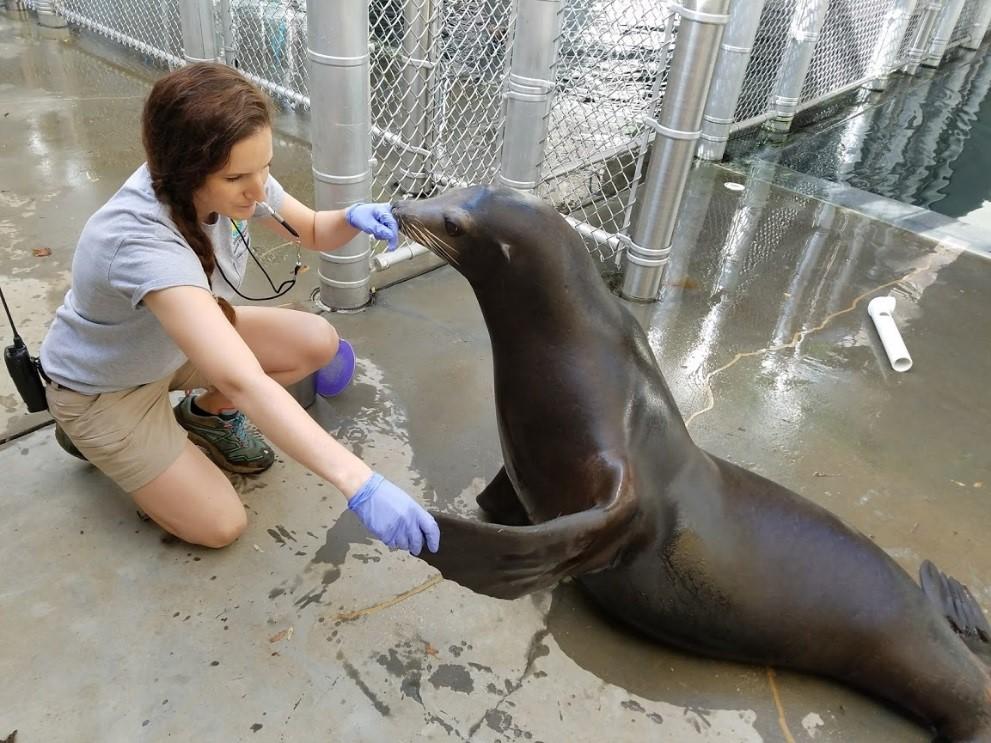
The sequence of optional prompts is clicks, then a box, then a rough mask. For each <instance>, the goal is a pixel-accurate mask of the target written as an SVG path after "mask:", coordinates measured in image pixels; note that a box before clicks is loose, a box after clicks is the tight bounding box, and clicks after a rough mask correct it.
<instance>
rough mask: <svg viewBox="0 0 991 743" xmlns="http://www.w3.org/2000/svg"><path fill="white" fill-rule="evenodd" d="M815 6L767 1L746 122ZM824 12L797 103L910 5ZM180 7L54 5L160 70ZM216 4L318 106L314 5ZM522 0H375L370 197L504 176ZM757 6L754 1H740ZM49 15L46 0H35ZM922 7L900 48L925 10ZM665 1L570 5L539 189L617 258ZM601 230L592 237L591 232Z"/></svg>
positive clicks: (272, 72) (172, 0) (672, 39)
mask: <svg viewBox="0 0 991 743" xmlns="http://www.w3.org/2000/svg"><path fill="white" fill-rule="evenodd" d="M812 1H813V0H767V2H766V3H765V4H764V6H763V9H762V12H761V16H760V20H759V25H758V29H757V32H756V37H755V39H754V44H753V52H752V54H751V56H750V59H749V62H748V64H747V68H746V74H745V77H744V82H743V87H742V91H741V94H740V96H739V99H738V101H737V103H736V107H735V116H734V118H735V124H733V126H732V129H734V130H736V131H739V130H741V129H744V128H748V127H751V126H753V125H755V124H757V123H760V122H762V121H765V120H767V119H769V118H771V117H772V116H773V111H772V106H771V100H772V98H773V96H774V87H775V83H776V80H777V77H778V71H779V68H780V67H781V64H782V57H783V55H784V52H785V49H786V47H787V45H788V43H789V36H790V34H791V31H792V23H793V19H794V17H795V15H796V11H797V10H799V9H801V8H804V9H807V8H808V7H809V6H810V3H811V2H812ZM821 1H822V2H828V8H827V12H826V16H825V21H824V24H823V26H822V29H821V32H820V36H819V41H818V43H817V45H816V47H815V51H814V54H813V57H812V61H811V64H810V66H809V71H808V74H807V76H806V78H805V80H804V84H803V87H802V91H801V98H800V101H799V108H806V107H810V106H812V105H815V104H817V103H821V102H822V101H824V100H826V99H828V98H831V97H833V96H835V95H837V94H838V93H840V92H843V91H845V90H849V89H851V88H853V87H855V86H857V85H859V84H861V83H863V82H866V81H867V79H868V76H869V75H870V74H872V69H871V67H872V60H873V59H874V55H875V52H876V49H877V46H878V42H879V39H880V37H881V36H882V32H883V30H884V27H885V23H886V22H887V19H888V14H889V12H890V11H891V10H892V8H893V7H894V4H895V3H896V1H897V0H821ZM180 2H181V0H153V2H151V3H139V2H137V1H136V0H129V1H128V2H115V1H113V0H53V6H54V9H55V11H56V12H58V13H61V14H62V15H64V16H65V17H66V18H67V20H69V21H70V22H71V23H73V24H75V25H78V26H83V27H86V28H90V29H92V30H94V31H96V32H98V33H101V34H103V35H105V36H107V37H109V38H110V39H112V40H113V41H114V42H116V43H119V44H122V45H124V46H128V47H130V48H133V49H136V50H138V51H139V52H140V53H141V54H143V55H144V56H145V57H147V58H149V59H150V60H153V61H155V62H156V63H158V64H164V65H166V66H169V67H175V66H178V65H181V64H183V60H184V54H183V49H182V43H183V42H182V38H183V36H182V24H181V20H180V17H181V14H180ZM204 2H209V3H212V8H213V12H214V18H215V27H216V36H217V39H216V42H217V43H216V48H217V49H218V50H221V54H222V57H223V59H224V60H225V61H226V62H227V63H228V64H231V65H233V66H236V67H237V68H238V69H240V70H241V71H242V72H244V73H245V74H247V75H248V76H249V77H250V78H251V79H252V80H254V81H255V82H256V83H258V84H259V85H261V86H262V87H264V88H266V89H267V90H268V91H269V92H270V93H271V94H272V96H273V97H274V98H275V99H276V100H277V101H281V102H282V103H283V104H286V105H290V106H299V107H302V108H307V107H309V102H310V101H309V90H308V83H307V77H308V75H307V13H306V3H305V0H204ZM520 2H521V0H371V2H370V4H369V12H370V16H369V31H370V38H369V53H370V69H371V81H372V86H371V91H370V95H371V101H370V106H371V115H372V125H373V128H372V132H371V134H372V142H373V152H374V161H375V162H374V170H373V174H374V181H373V186H372V191H373V193H372V196H373V198H375V199H376V200H387V199H391V198H392V197H394V196H397V195H401V194H403V195H404V194H429V193H431V192H433V190H434V189H436V188H439V187H440V188H443V187H448V186H454V185H462V184H467V183H478V182H492V181H494V180H496V179H497V177H498V176H499V174H500V167H501V163H500V156H501V154H502V145H503V141H502V137H503V132H504V128H505V122H506V105H507V104H506V93H507V89H508V78H509V71H510V65H511V60H512V57H513V53H514V51H515V48H514V40H515V38H516V35H517V33H516V32H517V15H516V13H517V8H518V7H519V4H520ZM738 2H747V0H738ZM988 2H991V0H966V3H965V5H964V7H963V10H962V12H961V14H960V17H959V20H958V22H957V24H956V27H955V29H954V32H953V35H952V40H951V42H950V46H951V47H952V46H956V45H959V44H960V43H962V42H963V41H964V40H966V39H967V38H968V36H970V35H971V34H972V33H973V29H974V24H975V22H977V20H978V19H979V17H980V14H981V10H982V9H983V8H984V7H985V6H986V5H987V3H988ZM24 4H25V5H27V6H28V7H30V8H34V9H37V5H38V4H39V3H38V2H37V0H27V1H26V2H25V3H24ZM923 5H924V3H922V2H921V1H920V2H919V3H917V4H916V8H915V10H914V13H913V15H912V16H911V18H910V20H909V23H908V30H907V32H906V34H905V35H904V37H903V40H902V42H901V46H900V52H899V55H898V58H899V60H904V59H905V58H906V55H907V52H908V39H909V38H911V37H912V35H913V31H914V29H915V28H916V27H917V25H918V23H919V20H920V18H921V14H922V6H923ZM675 10H676V8H674V6H673V4H672V3H670V2H667V0H562V1H561V3H560V18H559V20H560V26H559V28H560V32H559V35H558V38H557V39H556V40H555V41H554V44H555V47H556V50H557V54H556V58H555V59H556V61H555V62H554V65H553V67H552V70H551V82H552V83H553V86H552V87H553V89H552V93H551V104H550V106H549V110H548V114H547V118H546V123H547V135H546V138H545V140H544V142H543V155H542V160H541V162H540V167H539V178H538V181H537V186H536V191H537V193H538V195H540V196H541V197H543V198H544V199H546V200H548V201H550V202H552V203H553V204H555V205H556V206H557V208H558V209H559V210H560V211H562V212H563V213H565V214H567V215H569V216H570V217H571V218H572V219H573V220H575V221H577V222H580V223H582V224H583V225H585V226H588V227H590V228H591V229H590V230H585V231H584V232H583V234H584V235H585V236H586V238H585V239H586V242H587V245H588V247H589V249H590V251H592V252H594V253H596V254H597V256H598V257H599V258H601V259H603V260H605V261H609V260H614V259H617V257H618V253H619V251H620V246H621V244H622V242H621V241H618V240H616V239H604V238H609V237H611V236H615V235H627V234H629V232H630V229H631V221H632V219H633V215H634V207H635V203H636V196H637V189H638V185H639V184H640V182H641V181H642V178H643V175H644V173H645V172H646V167H645V166H646V153H647V151H648V147H649V145H650V142H651V140H652V138H653V136H654V135H653V130H652V129H650V128H649V127H648V126H647V125H646V124H645V117H649V118H651V119H656V118H657V117H658V113H659V110H660V104H661V101H662V100H663V96H664V90H665V87H666V82H667V72H668V67H669V63H670V57H671V52H672V50H673V48H674V45H675V43H676V39H677V31H678V18H679V16H678V15H677V14H676V13H675ZM593 238H594V239H593Z"/></svg>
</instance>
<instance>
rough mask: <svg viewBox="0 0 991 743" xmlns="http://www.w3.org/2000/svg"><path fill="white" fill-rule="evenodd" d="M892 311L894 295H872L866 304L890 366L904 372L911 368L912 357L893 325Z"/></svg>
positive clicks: (895, 326)
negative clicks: (872, 297)
mask: <svg viewBox="0 0 991 743" xmlns="http://www.w3.org/2000/svg"><path fill="white" fill-rule="evenodd" d="M894 311H895V298H894V297H874V299H872V300H871V301H870V303H869V304H868V305H867V314H869V315H870V316H871V320H873V321H874V327H875V328H877V334H878V335H879V336H881V344H882V345H883V346H884V351H885V353H887V354H888V360H889V361H890V362H891V368H892V369H894V370H895V371H896V372H906V371H908V370H909V369H911V368H912V357H911V356H909V355H908V349H907V348H906V347H905V341H903V340H902V334H901V333H900V332H898V326H897V325H895V318H894V317H893V316H892V313H893V312H894Z"/></svg>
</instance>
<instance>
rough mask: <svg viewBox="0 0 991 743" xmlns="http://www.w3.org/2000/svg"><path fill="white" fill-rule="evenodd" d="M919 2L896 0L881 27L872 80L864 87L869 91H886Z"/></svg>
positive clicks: (872, 65) (871, 72) (873, 63)
mask: <svg viewBox="0 0 991 743" xmlns="http://www.w3.org/2000/svg"><path fill="white" fill-rule="evenodd" d="M916 3H917V0H895V2H894V3H892V4H891V7H890V8H889V9H888V14H887V16H886V17H885V19H884V22H883V25H882V27H881V35H880V38H879V39H878V42H877V47H876V48H875V50H874V59H873V60H872V61H871V68H870V73H869V74H870V75H871V80H870V81H869V82H867V83H866V84H865V85H864V87H865V88H867V89H868V90H886V89H887V88H888V82H889V81H890V79H891V74H892V73H893V72H894V71H895V67H897V66H898V51H899V50H900V49H901V46H902V42H903V41H904V40H905V34H906V33H908V24H909V22H910V21H911V20H912V14H913V13H914V12H915V5H916Z"/></svg>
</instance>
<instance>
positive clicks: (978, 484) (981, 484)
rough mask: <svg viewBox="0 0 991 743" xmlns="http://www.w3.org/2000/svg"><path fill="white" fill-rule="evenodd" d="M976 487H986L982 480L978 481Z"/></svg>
mask: <svg viewBox="0 0 991 743" xmlns="http://www.w3.org/2000/svg"><path fill="white" fill-rule="evenodd" d="M974 487H975V488H983V487H984V483H983V482H982V481H981V480H978V481H977V482H975V483H974Z"/></svg>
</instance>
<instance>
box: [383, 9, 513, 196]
mask: <svg viewBox="0 0 991 743" xmlns="http://www.w3.org/2000/svg"><path fill="white" fill-rule="evenodd" d="M513 6H514V3H513V2H511V0H460V1H457V0H455V1H450V2H445V3H439V2H436V1H432V0H406V1H405V2H401V1H400V0H386V1H385V2H376V3H374V4H373V5H372V17H371V33H372V41H373V45H372V53H371V69H372V73H371V77H372V91H371V96H372V101H371V108H372V122H373V125H374V127H375V131H374V132H373V142H374V151H375V158H376V166H375V171H374V181H375V184H376V185H375V188H376V193H375V198H377V199H386V200H387V199H389V198H391V197H393V196H396V195H400V194H410V193H413V194H426V193H429V192H431V191H432V190H433V189H434V188H435V187H437V186H445V185H459V184H467V183H488V182H491V181H493V180H494V179H495V176H496V174H497V173H498V170H499V152H500V147H501V139H500V137H501V134H502V129H503V126H502V124H503V120H504V110H503V100H502V94H503V90H504V87H505V77H506V68H507V64H508V59H509V55H510V54H511V51H512V39H513V28H514V26H515V22H516V19H515V15H514V13H513V12H512V11H513Z"/></svg>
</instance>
